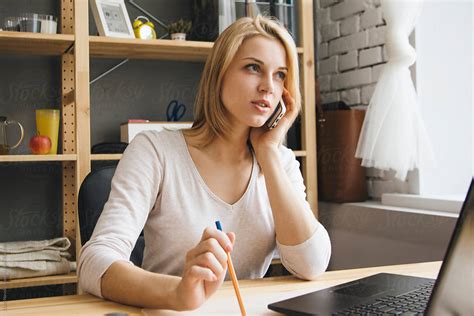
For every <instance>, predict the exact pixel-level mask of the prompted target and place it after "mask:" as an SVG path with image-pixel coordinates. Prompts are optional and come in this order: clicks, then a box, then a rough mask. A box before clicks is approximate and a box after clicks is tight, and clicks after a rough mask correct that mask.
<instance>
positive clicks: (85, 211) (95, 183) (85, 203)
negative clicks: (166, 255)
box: [78, 166, 145, 266]
mask: <svg viewBox="0 0 474 316" xmlns="http://www.w3.org/2000/svg"><path fill="white" fill-rule="evenodd" d="M114 173H115V166H109V167H104V168H100V169H97V170H94V171H92V172H91V173H89V174H88V175H87V176H86V178H85V179H84V181H83V182H82V184H81V187H80V189H79V196H78V212H79V226H80V230H81V244H82V245H84V244H85V243H86V242H87V241H88V240H89V239H90V238H91V236H92V233H93V231H94V228H95V225H96V223H97V220H98V219H99V216H100V214H101V213H102V210H103V209H104V205H105V202H107V200H108V199H109V194H110V189H111V183H112V177H113V176H114ZM144 248H145V239H144V237H143V231H142V233H141V234H140V237H139V238H138V240H137V243H136V245H135V248H134V249H133V252H132V254H131V256H130V260H131V261H132V262H133V263H134V264H135V265H137V266H141V264H142V260H143V249H144Z"/></svg>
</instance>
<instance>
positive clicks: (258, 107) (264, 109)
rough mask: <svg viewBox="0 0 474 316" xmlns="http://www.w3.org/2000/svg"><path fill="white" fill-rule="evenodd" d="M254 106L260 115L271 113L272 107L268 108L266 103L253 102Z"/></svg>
mask: <svg viewBox="0 0 474 316" xmlns="http://www.w3.org/2000/svg"><path fill="white" fill-rule="evenodd" d="M252 105H253V107H254V108H255V109H256V110H257V111H259V112H260V113H267V112H268V111H270V107H268V106H267V105H266V104H264V103H260V102H252Z"/></svg>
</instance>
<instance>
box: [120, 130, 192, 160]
mask: <svg viewBox="0 0 474 316" xmlns="http://www.w3.org/2000/svg"><path fill="white" fill-rule="evenodd" d="M182 146H183V136H182V133H181V131H179V130H162V131H156V130H149V131H143V132H140V133H138V134H137V135H136V136H135V138H134V139H133V140H132V142H131V143H130V144H129V145H128V148H127V150H128V151H131V152H134V153H135V155H138V154H143V155H153V156H158V158H160V157H161V158H164V157H165V156H167V155H170V154H171V155H172V154H174V153H176V152H179V151H180V150H181V148H182Z"/></svg>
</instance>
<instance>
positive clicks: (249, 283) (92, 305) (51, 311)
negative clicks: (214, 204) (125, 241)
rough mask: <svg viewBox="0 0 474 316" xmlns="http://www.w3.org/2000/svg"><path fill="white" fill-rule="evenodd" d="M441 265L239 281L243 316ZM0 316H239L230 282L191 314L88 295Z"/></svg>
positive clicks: (39, 302) (431, 274)
mask: <svg viewBox="0 0 474 316" xmlns="http://www.w3.org/2000/svg"><path fill="white" fill-rule="evenodd" d="M440 267H441V262H427V263H415V264H405V265H396V266H386V267H375V268H364V269H353V270H341V271H330V272H326V273H324V274H323V275H322V276H320V277H319V278H318V279H317V280H315V281H310V282H308V281H301V280H298V279H296V278H293V277H274V278H268V279H260V280H243V281H240V287H241V291H242V297H243V300H244V303H245V308H246V310H247V314H248V315H249V316H250V315H268V316H271V315H275V316H276V315H281V314H278V313H275V312H272V311H270V310H268V309H267V305H268V304H269V303H272V302H275V301H279V300H282V299H286V298H290V297H293V296H296V295H300V294H304V293H308V292H311V291H315V290H319V289H323V288H326V287H329V286H333V285H337V284H340V283H344V282H348V281H352V280H354V279H358V278H361V277H365V276H369V275H372V274H375V273H379V272H390V273H398V274H404V275H413V276H420V277H428V278H436V276H437V275H438V271H439V268H440ZM1 304H2V305H1V306H0V315H1V316H10V315H105V314H107V313H113V312H116V313H117V312H122V313H128V314H129V315H130V316H131V315H152V316H161V315H216V316H217V315H219V316H223V315H226V316H227V315H240V311H239V306H238V303H237V300H236V298H235V295H234V290H233V288H232V283H230V282H225V283H224V285H223V286H222V288H221V289H220V290H219V291H218V292H217V293H215V294H214V295H213V296H212V297H211V298H210V299H209V301H207V302H206V303H205V304H204V305H203V306H201V308H199V309H198V310H196V311H193V312H183V313H178V312H174V311H164V310H141V309H140V308H136V307H130V306H125V305H120V304H116V303H112V302H108V301H104V300H101V299H99V298H96V297H93V296H91V295H71V296H62V297H53V298H39V299H30V300H20V301H10V302H6V303H5V302H2V303H1Z"/></svg>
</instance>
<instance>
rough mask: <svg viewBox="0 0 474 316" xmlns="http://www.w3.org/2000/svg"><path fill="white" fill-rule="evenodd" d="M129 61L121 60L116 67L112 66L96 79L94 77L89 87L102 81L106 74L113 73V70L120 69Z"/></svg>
mask: <svg viewBox="0 0 474 316" xmlns="http://www.w3.org/2000/svg"><path fill="white" fill-rule="evenodd" d="M128 61H129V59H128V58H127V59H124V60H122V61H121V62H119V63H118V64H117V65H115V66H113V67H112V68H110V69H108V70H106V71H105V72H103V73H101V74H100V75H98V76H97V77H95V78H94V79H92V80H91V81H90V82H89V85H91V84H93V83H94V82H96V81H98V80H100V79H102V78H103V77H105V76H107V75H108V74H110V73H111V72H112V71H114V70H115V69H118V68H120V67H121V66H123V65H124V64H126V63H127V62H128Z"/></svg>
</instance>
